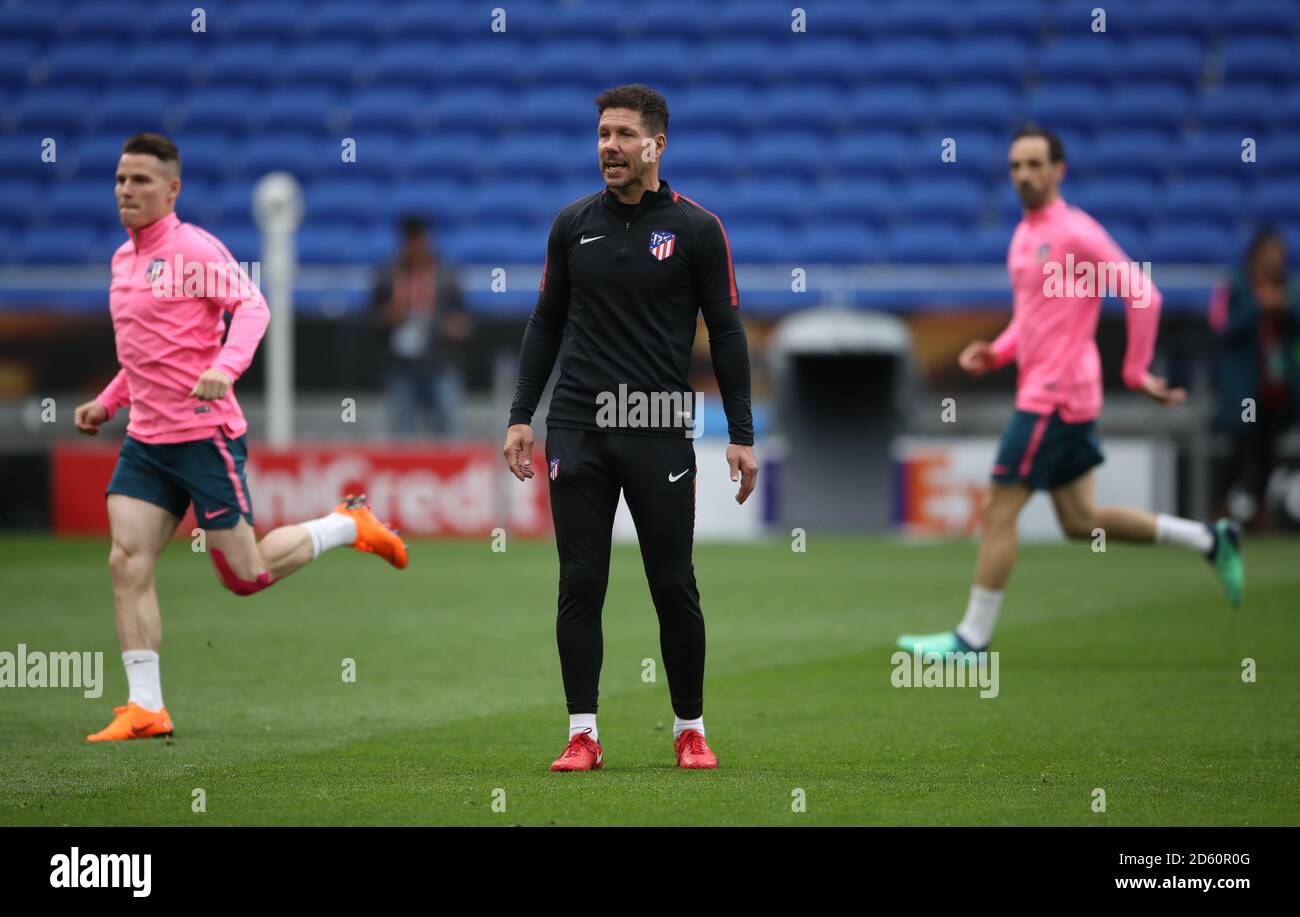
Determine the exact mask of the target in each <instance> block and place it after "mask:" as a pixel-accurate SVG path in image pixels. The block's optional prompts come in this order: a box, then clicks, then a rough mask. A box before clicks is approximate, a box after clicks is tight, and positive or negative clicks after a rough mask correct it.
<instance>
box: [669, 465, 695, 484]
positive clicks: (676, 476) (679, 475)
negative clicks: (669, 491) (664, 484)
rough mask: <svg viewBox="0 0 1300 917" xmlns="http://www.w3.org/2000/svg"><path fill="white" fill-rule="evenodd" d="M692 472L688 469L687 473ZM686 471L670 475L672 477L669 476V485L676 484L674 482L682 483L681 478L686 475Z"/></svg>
mask: <svg viewBox="0 0 1300 917" xmlns="http://www.w3.org/2000/svg"><path fill="white" fill-rule="evenodd" d="M690 470H691V469H689V468H687V469H686V471H690ZM686 471H680V472H678V473H677V474H670V475H668V483H669V484H672V483H674V482H676V481H680V480H681V478H682V475H684V474H686Z"/></svg>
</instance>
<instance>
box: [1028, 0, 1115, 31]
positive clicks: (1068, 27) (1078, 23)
mask: <svg viewBox="0 0 1300 917" xmlns="http://www.w3.org/2000/svg"><path fill="white" fill-rule="evenodd" d="M1039 6H1040V7H1042V6H1048V7H1049V9H1050V13H1049V14H1048V16H1047V17H1046V18H1047V20H1048V22H1049V23H1050V24H1051V27H1052V28H1051V31H1052V32H1053V33H1054V34H1055V35H1057V36H1059V37H1060V38H1061V39H1062V40H1065V41H1075V40H1079V39H1083V38H1088V37H1090V36H1093V35H1096V34H1098V33H1096V32H1093V31H1092V27H1093V25H1092V24H1093V21H1094V17H1093V13H1092V11H1093V10H1094V9H1096V8H1097V4H1096V3H1095V2H1093V0H1064V2H1061V3H1054V4H1039ZM1112 12H1113V10H1110V9H1108V10H1107V20H1106V28H1107V31H1108V32H1109V33H1110V34H1114V31H1115V30H1114V29H1113V27H1112V20H1111V17H1110V14H1111V13H1112ZM1115 18H1119V17H1115Z"/></svg>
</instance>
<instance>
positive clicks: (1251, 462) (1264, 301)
mask: <svg viewBox="0 0 1300 917" xmlns="http://www.w3.org/2000/svg"><path fill="white" fill-rule="evenodd" d="M1209 318H1210V327H1211V328H1212V329H1213V330H1214V345H1215V346H1214V369H1215V380H1216V382H1215V384H1216V387H1217V397H1218V404H1217V406H1216V409H1215V413H1214V429H1215V431H1216V432H1219V433H1225V434H1227V435H1228V436H1230V437H1232V443H1233V444H1232V456H1231V459H1230V461H1229V462H1228V464H1227V466H1226V467H1225V469H1224V471H1223V473H1222V474H1221V475H1220V476H1219V481H1218V487H1217V488H1216V497H1217V499H1218V501H1219V503H1220V506H1222V507H1223V508H1224V509H1225V510H1226V511H1227V512H1229V513H1230V514H1231V515H1233V516H1235V517H1237V518H1238V519H1240V520H1241V521H1243V522H1247V523H1251V524H1252V525H1253V527H1254V528H1256V529H1258V530H1261V531H1263V530H1267V529H1270V528H1272V527H1273V523H1274V520H1273V518H1272V512H1271V511H1270V508H1269V506H1268V500H1267V490H1268V480H1269V476H1270V474H1271V473H1272V469H1273V465H1274V463H1275V458H1276V455H1277V441H1278V439H1279V438H1280V437H1281V436H1282V435H1283V434H1284V433H1285V432H1286V431H1287V429H1288V428H1289V427H1290V426H1291V425H1292V424H1293V423H1294V422H1295V420H1296V416H1297V408H1298V407H1300V296H1297V294H1296V290H1295V289H1294V288H1291V287H1288V286H1287V278H1286V244H1285V242H1284V241H1283V240H1282V236H1281V235H1280V234H1279V233H1278V232H1277V231H1276V230H1275V229H1272V228H1269V227H1265V228H1263V229H1260V230H1259V231H1258V232H1257V233H1256V234H1255V236H1254V238H1253V239H1251V241H1250V244H1249V245H1248V246H1247V248H1246V256H1245V259H1244V263H1243V264H1242V266H1241V268H1240V270H1239V271H1237V272H1235V273H1234V274H1233V275H1232V276H1231V277H1230V278H1229V279H1228V280H1227V281H1226V282H1224V283H1223V284H1221V285H1220V286H1219V287H1218V288H1217V289H1216V290H1215V294H1214V298H1213V300H1212V301H1211V303H1210V316H1209ZM1246 399H1251V402H1246ZM1243 402H1245V403H1243ZM1252 402H1253V407H1252V406H1251V403H1252Z"/></svg>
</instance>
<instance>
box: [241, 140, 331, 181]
mask: <svg viewBox="0 0 1300 917" xmlns="http://www.w3.org/2000/svg"><path fill="white" fill-rule="evenodd" d="M231 152H232V155H231V160H232V171H234V172H236V173H237V174H241V175H243V176H244V177H245V178H247V179H252V180H256V179H258V178H261V177H262V176H263V175H265V174H266V173H268V172H280V171H283V172H288V173H290V174H291V175H294V176H296V177H297V178H298V180H299V181H303V180H305V179H308V178H310V177H312V176H314V175H316V174H317V173H319V172H321V171H322V170H324V169H325V168H326V167H327V166H329V165H330V164H331V163H332V162H337V161H338V158H339V146H338V144H337V143H336V142H335V140H334V138H332V137H322V136H319V135H312V134H288V133H286V134H274V135H271V136H259V137H257V139H256V141H255V142H252V143H245V144H241V145H240V146H239V147H236V148H235V149H234V150H232V151H231Z"/></svg>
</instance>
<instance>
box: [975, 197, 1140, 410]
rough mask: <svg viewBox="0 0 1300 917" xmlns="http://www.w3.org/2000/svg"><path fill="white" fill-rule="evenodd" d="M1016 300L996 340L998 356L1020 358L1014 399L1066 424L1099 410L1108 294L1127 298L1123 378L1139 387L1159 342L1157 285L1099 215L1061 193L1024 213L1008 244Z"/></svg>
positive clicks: (1000, 358) (999, 363)
mask: <svg viewBox="0 0 1300 917" xmlns="http://www.w3.org/2000/svg"><path fill="white" fill-rule="evenodd" d="M1007 272H1008V273H1009V274H1010V275H1011V290H1012V294H1013V296H1014V300H1015V305H1014V309H1013V312H1012V316H1011V324H1010V325H1008V326H1007V328H1006V330H1005V331H1003V332H1002V334H1000V335H998V337H997V339H996V340H995V341H994V342H993V344H992V349H993V354H994V359H995V363H996V365H997V366H999V367H1000V366H1004V365H1006V364H1007V363H1009V362H1011V361H1012V360H1015V361H1016V363H1017V365H1018V370H1019V373H1018V376H1017V380H1016V407H1017V408H1018V409H1020V410H1022V411H1032V412H1034V413H1040V414H1044V413H1045V414H1050V413H1051V412H1052V411H1053V410H1055V409H1057V408H1059V409H1060V412H1061V419H1062V420H1064V421H1066V422H1067V423H1080V422H1082V421H1086V420H1093V419H1095V418H1096V417H1097V416H1098V415H1099V414H1100V413H1101V401H1102V394H1101V358H1100V357H1099V355H1098V353H1097V342H1096V340H1095V338H1096V333H1097V317H1098V316H1099V315H1100V314H1101V298H1102V296H1105V295H1116V296H1119V297H1120V298H1121V299H1123V300H1124V302H1125V305H1126V309H1125V315H1126V317H1127V327H1128V346H1127V349H1126V351H1125V354H1124V384H1125V385H1127V386H1128V387H1129V388H1139V387H1140V386H1141V385H1142V382H1143V379H1144V378H1145V375H1146V372H1147V367H1148V366H1149V365H1150V364H1151V355H1152V353H1153V352H1154V350H1155V344H1156V331H1157V328H1158V326H1159V324H1160V304H1161V302H1162V297H1161V295H1160V291H1159V290H1158V289H1156V286H1155V284H1154V283H1153V282H1152V281H1151V279H1150V277H1149V276H1148V275H1147V274H1146V273H1145V272H1143V271H1142V269H1141V267H1140V266H1139V265H1137V264H1134V263H1133V262H1131V261H1130V260H1129V258H1128V255H1126V254H1125V253H1124V251H1123V250H1122V249H1121V248H1120V247H1119V246H1118V245H1116V244H1115V240H1113V239H1112V238H1111V237H1110V235H1109V234H1107V232H1106V230H1105V229H1103V228H1102V227H1101V224H1100V223H1098V222H1097V221H1096V220H1094V219H1093V218H1092V217H1090V216H1088V214H1086V213H1084V212H1083V211H1082V210H1079V209H1078V208H1075V207H1070V206H1068V205H1067V204H1066V203H1065V201H1064V200H1061V199H1060V198H1057V200H1056V201H1054V202H1053V203H1051V204H1048V205H1047V206H1045V207H1042V208H1039V209H1038V210H1029V211H1026V212H1025V215H1024V218H1023V219H1022V220H1021V221H1020V224H1019V225H1018V226H1017V227H1016V231H1015V233H1014V234H1013V235H1012V237H1011V246H1010V248H1009V249H1008V250H1007Z"/></svg>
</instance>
